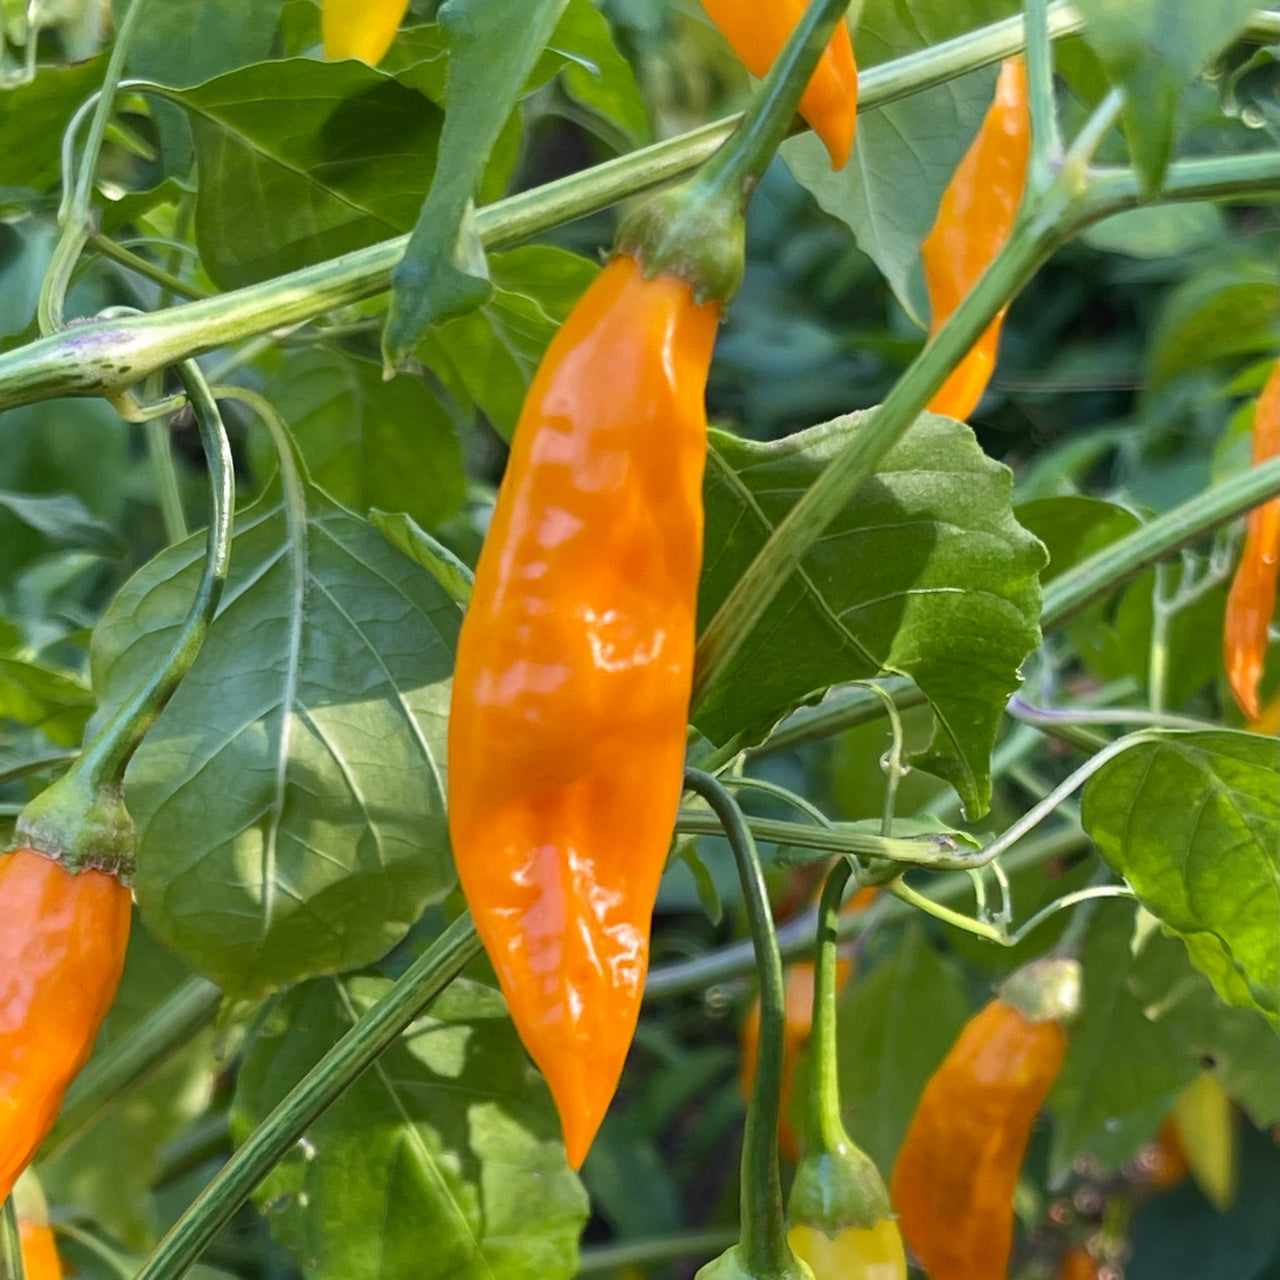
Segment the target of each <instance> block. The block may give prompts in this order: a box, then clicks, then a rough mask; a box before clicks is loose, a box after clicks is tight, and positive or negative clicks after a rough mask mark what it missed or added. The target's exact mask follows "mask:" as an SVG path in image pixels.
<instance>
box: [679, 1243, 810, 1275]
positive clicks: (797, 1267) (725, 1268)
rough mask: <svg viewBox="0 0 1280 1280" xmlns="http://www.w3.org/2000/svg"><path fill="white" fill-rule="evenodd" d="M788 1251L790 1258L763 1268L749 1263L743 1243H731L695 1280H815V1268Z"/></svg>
mask: <svg viewBox="0 0 1280 1280" xmlns="http://www.w3.org/2000/svg"><path fill="white" fill-rule="evenodd" d="M787 1252H788V1253H789V1254H790V1255H791V1256H790V1258H788V1259H786V1260H783V1261H779V1262H776V1263H774V1264H773V1265H771V1266H768V1267H766V1268H764V1269H763V1270H762V1269H761V1268H760V1267H759V1266H755V1267H752V1266H750V1265H749V1264H748V1263H747V1261H746V1258H745V1256H744V1254H743V1251H742V1246H741V1245H737V1244H735V1245H731V1246H730V1247H729V1248H728V1249H726V1250H725V1251H724V1252H723V1253H722V1254H721V1255H720V1256H719V1257H718V1258H715V1259H713V1260H712V1261H711V1262H708V1263H707V1264H706V1266H703V1267H699V1268H698V1271H697V1274H696V1275H695V1276H694V1280H815V1277H814V1274H813V1268H812V1267H810V1266H809V1264H808V1263H807V1262H802V1261H801V1260H800V1259H799V1258H797V1257H796V1256H795V1254H793V1253H791V1251H790V1249H788V1250H787Z"/></svg>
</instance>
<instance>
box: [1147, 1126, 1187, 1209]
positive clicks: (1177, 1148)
mask: <svg viewBox="0 0 1280 1280" xmlns="http://www.w3.org/2000/svg"><path fill="white" fill-rule="evenodd" d="M1146 1167H1147V1178H1148V1181H1149V1182H1150V1183H1151V1185H1152V1186H1153V1187H1155V1188H1156V1190H1158V1191H1165V1190H1167V1189H1168V1188H1169V1187H1176V1186H1177V1185H1178V1183H1180V1182H1181V1181H1182V1180H1183V1178H1185V1177H1186V1176H1187V1171H1188V1170H1189V1169H1190V1167H1191V1165H1190V1163H1189V1162H1188V1160H1187V1149H1186V1147H1184V1146H1183V1145H1182V1137H1181V1135H1180V1134H1179V1133H1178V1122H1177V1120H1176V1119H1175V1118H1174V1117H1173V1116H1171V1115H1170V1116H1166V1117H1165V1120H1164V1123H1163V1124H1162V1125H1161V1126H1160V1130H1159V1132H1158V1133H1157V1134H1156V1136H1155V1141H1154V1142H1153V1143H1152V1145H1151V1150H1150V1152H1148V1153H1147V1157H1146Z"/></svg>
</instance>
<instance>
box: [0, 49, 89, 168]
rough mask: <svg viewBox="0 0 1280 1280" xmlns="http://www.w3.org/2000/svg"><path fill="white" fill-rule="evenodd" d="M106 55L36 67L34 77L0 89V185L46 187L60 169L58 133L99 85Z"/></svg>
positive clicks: (60, 133)
mask: <svg viewBox="0 0 1280 1280" xmlns="http://www.w3.org/2000/svg"><path fill="white" fill-rule="evenodd" d="M106 65H107V60H106V58H105V57H100V58H92V59H90V60H89V61H88V62H80V63H75V64H73V65H72V66H69V67H41V68H40V69H39V71H38V72H37V73H36V77H35V79H34V80H32V81H30V82H29V83H27V84H21V85H16V86H14V87H12V88H7V89H0V187H26V188H29V189H30V190H32V191H36V192H41V193H43V192H45V191H48V190H49V189H50V188H51V187H52V186H54V184H55V183H57V181H58V178H59V175H60V173H61V150H62V134H63V131H64V130H65V129H66V127H67V125H68V123H69V122H70V120H71V117H72V116H73V115H74V114H75V112H76V109H77V108H78V107H79V106H80V104H81V103H82V102H83V101H84V100H85V99H86V98H87V97H88V96H89V95H90V94H91V93H93V92H94V91H95V90H96V89H99V88H101V86H102V76H103V73H104V71H105V70H106Z"/></svg>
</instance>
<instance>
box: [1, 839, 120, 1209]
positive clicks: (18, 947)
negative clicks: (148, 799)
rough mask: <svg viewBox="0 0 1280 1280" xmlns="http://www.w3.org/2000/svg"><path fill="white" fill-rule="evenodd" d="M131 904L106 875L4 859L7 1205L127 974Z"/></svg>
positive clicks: (12, 856) (27, 852)
mask: <svg viewBox="0 0 1280 1280" xmlns="http://www.w3.org/2000/svg"><path fill="white" fill-rule="evenodd" d="M130 904H131V895H130V892H129V889H128V888H127V887H126V886H125V885H124V884H122V883H121V881H120V880H119V879H117V877H116V876H114V875H112V874H110V873H109V872H106V871H97V870H87V871H81V872H79V873H75V872H72V871H70V870H68V869H67V868H66V867H64V866H63V864H62V863H60V862H58V861H57V860H55V859H54V858H51V857H47V856H45V855H44V854H42V853H38V852H36V851H35V850H33V849H29V848H19V849H17V850H15V851H14V852H13V853H9V854H4V855H0V1200H3V1199H4V1197H5V1196H7V1195H8V1194H9V1192H10V1191H11V1190H12V1189H13V1185H14V1183H15V1182H16V1181H17V1180H18V1175H19V1174H20V1173H21V1172H22V1170H23V1169H24V1168H25V1167H26V1165H27V1163H28V1161H30V1159H31V1157H32V1156H33V1155H34V1154H35V1151H36V1148H37V1147H39V1145H40V1143H41V1142H42V1141H43V1139H44V1137H45V1135H46V1134H47V1133H48V1132H49V1130H50V1129H51V1128H52V1127H53V1122H54V1120H55V1119H57V1115H58V1109H59V1107H60V1106H61V1105H62V1095H63V1094H64V1093H65V1092H66V1089H67V1086H68V1085H69V1084H70V1083H71V1081H72V1080H73V1079H74V1078H75V1076H76V1073H77V1072H78V1071H79V1070H80V1068H81V1067H83V1066H84V1064H85V1062H86V1060H87V1059H88V1057H89V1053H90V1051H91V1050H92V1048H93V1041H94V1037H95V1036H96V1035H97V1034H98V1028H99V1026H101V1024H102V1020H103V1018H104V1017H106V1014H107V1010H108V1009H109V1008H110V1007H111V1001H112V999H113V998H114V996H115V992H116V987H117V986H118V985H119V982H120V973H121V970H122V969H123V968H124V953H125V947H126V944H127V943H128V940H129V919H130Z"/></svg>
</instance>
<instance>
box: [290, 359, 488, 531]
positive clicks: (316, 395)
mask: <svg viewBox="0 0 1280 1280" xmlns="http://www.w3.org/2000/svg"><path fill="white" fill-rule="evenodd" d="M267 394H268V397H269V399H270V400H271V402H272V404H274V405H275V406H276V408H277V409H279V411H280V413H281V414H282V415H283V417H284V418H285V420H286V421H287V422H288V423H289V426H290V428H291V429H292V431H293V436H294V439H295V440H296V441H297V443H298V449H299V451H300V452H301V454H302V456H303V458H304V460H305V461H306V464H307V471H308V472H309V473H310V475H311V479H312V481H313V482H314V483H315V484H317V485H319V486H320V488H322V489H323V490H324V491H325V492H326V493H328V494H329V495H330V497H333V498H336V499H337V500H338V501H339V502H340V503H342V504H343V505H344V506H346V507H349V508H351V509H352V510H353V511H359V512H366V511H368V510H369V508H370V507H384V508H387V509H388V510H391V511H404V512H406V513H408V514H409V515H410V516H412V517H413V518H414V519H415V520H416V521H418V522H419V523H420V524H423V525H426V527H427V528H429V529H430V528H434V527H435V526H436V525H438V524H439V523H440V522H441V521H442V520H446V519H447V518H448V517H449V516H451V515H452V514H453V513H454V512H455V511H457V509H458V508H459V507H460V506H461V505H462V502H463V499H464V498H465V497H466V493H467V481H466V476H465V475H464V474H463V470H462V442H461V441H460V440H459V439H458V434H457V432H456V431H455V430H454V426H453V423H452V421H451V420H450V418H449V415H448V413H446V412H445V409H444V407H443V406H442V405H441V403H440V401H439V400H438V399H437V398H436V397H435V396H434V395H433V394H432V393H431V391H430V389H429V388H428V387H427V386H426V384H425V383H424V382H422V381H421V379H418V378H396V379H395V380H394V381H393V382H384V381H383V380H382V372H381V370H380V369H379V368H378V367H377V365H374V364H371V363H369V362H368V361H364V360H355V359H352V358H350V357H348V356H345V355H343V354H342V353H340V352H337V351H332V350H327V349H323V348H319V347H317V348H313V349H310V350H304V351H302V352H299V353H297V354H294V355H291V356H289V357H288V358H287V359H286V360H285V361H284V363H283V364H282V365H281V367H280V369H279V370H278V371H277V372H276V373H275V374H274V376H273V377H272V378H271V380H270V382H269V383H268V386H267ZM267 447H270V446H269V445H268V446H267Z"/></svg>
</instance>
